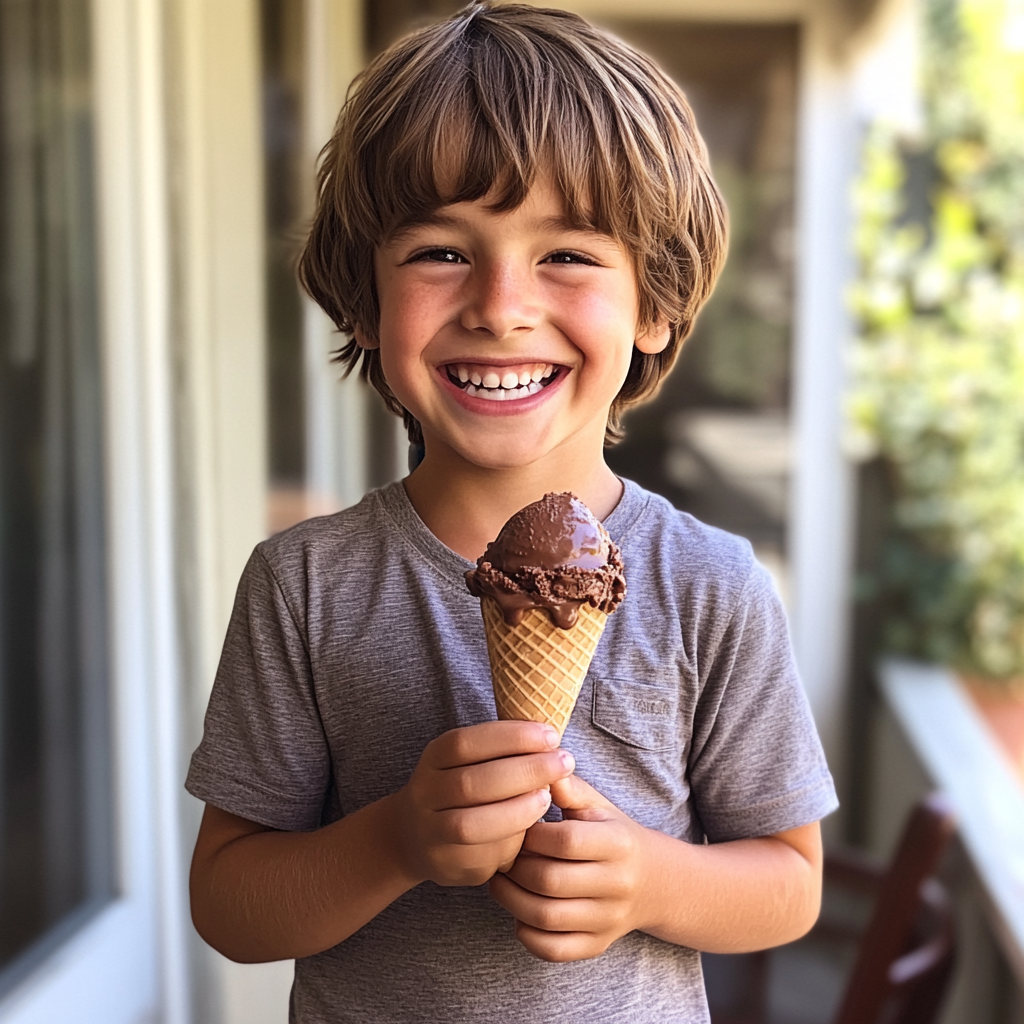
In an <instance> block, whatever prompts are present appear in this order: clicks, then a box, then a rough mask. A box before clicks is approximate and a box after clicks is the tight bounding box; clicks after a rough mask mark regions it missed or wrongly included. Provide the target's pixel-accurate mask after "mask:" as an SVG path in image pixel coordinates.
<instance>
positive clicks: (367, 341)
mask: <svg viewBox="0 0 1024 1024" xmlns="http://www.w3.org/2000/svg"><path fill="white" fill-rule="evenodd" d="M352 333H353V334H355V337H356V344H357V345H358V346H359V347H360V348H380V342H379V341H376V340H374V339H373V338H370V337H367V334H366V332H365V331H364V330H363V329H362V327H360V326H359V324H356V325H355V326H354V327H353V331H352Z"/></svg>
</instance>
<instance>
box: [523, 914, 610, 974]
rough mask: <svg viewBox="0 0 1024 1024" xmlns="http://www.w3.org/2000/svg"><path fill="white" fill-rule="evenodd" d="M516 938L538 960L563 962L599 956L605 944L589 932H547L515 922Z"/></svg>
mask: <svg viewBox="0 0 1024 1024" xmlns="http://www.w3.org/2000/svg"><path fill="white" fill-rule="evenodd" d="M516 938H517V939H518V940H519V941H520V942H521V943H522V944H523V946H524V947H525V948H526V950H527V952H529V953H532V954H533V955H534V956H535V957H537V959H538V960H546V961H547V962H548V963H552V964H565V963H570V962H572V961H575V960H589V959H591V958H592V957H595V956H600V955H601V954H602V953H603V952H604V951H605V949H607V948H608V947H607V944H606V943H604V942H602V941H601V939H600V937H599V936H597V935H594V934H593V933H591V932H547V931H543V930H542V929H540V928H531V927H530V925H528V924H523V923H522V922H521V921H517V922H516Z"/></svg>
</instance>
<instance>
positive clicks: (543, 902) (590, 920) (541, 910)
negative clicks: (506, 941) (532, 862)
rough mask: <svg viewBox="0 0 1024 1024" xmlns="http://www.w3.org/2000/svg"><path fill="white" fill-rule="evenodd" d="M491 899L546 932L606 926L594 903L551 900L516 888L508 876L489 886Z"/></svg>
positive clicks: (585, 929)
mask: <svg viewBox="0 0 1024 1024" xmlns="http://www.w3.org/2000/svg"><path fill="white" fill-rule="evenodd" d="M488 886H489V889H490V893H491V896H493V897H494V899H495V901H496V902H498V903H499V904H501V906H503V907H504V908H505V909H506V910H507V911H508V912H509V913H510V914H511V915H512V916H513V917H514V918H515V919H516V920H517V921H521V922H522V923H523V924H528V925H530V926H531V927H532V928H540V929H543V930H544V931H546V932H575V931H590V930H593V929H595V928H597V927H598V926H599V925H601V924H602V920H601V913H600V907H599V906H598V903H597V901H596V900H593V899H586V898H584V899H551V898H549V897H547V896H538V895H537V894H536V893H533V892H529V891H528V890H527V889H524V888H522V886H519V885H516V883H515V882H513V881H512V880H511V879H509V878H507V877H506V876H505V875H495V876H494V878H492V879H491V880H490V882H489V883H488Z"/></svg>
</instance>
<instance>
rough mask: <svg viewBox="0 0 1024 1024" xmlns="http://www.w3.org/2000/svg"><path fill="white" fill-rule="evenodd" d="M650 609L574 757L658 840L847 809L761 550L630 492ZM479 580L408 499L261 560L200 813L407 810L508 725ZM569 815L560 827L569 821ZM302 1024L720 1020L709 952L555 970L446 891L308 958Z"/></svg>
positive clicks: (609, 635)
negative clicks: (480, 729) (434, 749)
mask: <svg viewBox="0 0 1024 1024" xmlns="http://www.w3.org/2000/svg"><path fill="white" fill-rule="evenodd" d="M605 526H606V527H607V529H608V532H609V533H610V534H611V536H612V538H613V539H614V540H615V541H616V543H617V544H619V546H620V547H621V549H622V554H623V560H624V562H625V567H626V569H625V571H626V580H627V586H628V593H627V596H626V598H625V600H624V601H623V603H622V604H621V605H620V607H619V608H618V609H617V610H616V611H615V613H614V614H613V615H612V616H611V617H610V618H609V620H608V625H607V628H606V630H605V634H604V636H603V637H602V639H601V642H600V644H599V645H598V648H597V653H596V655H595V657H594V660H593V662H592V664H591V667H590V672H589V674H588V675H587V678H586V680H585V682H584V684H583V689H582V692H581V693H580V697H579V701H578V703H577V705H576V709H575V711H574V712H573V716H572V719H571V721H570V723H569V726H568V729H567V730H566V733H565V739H564V741H563V745H564V747H565V748H566V749H568V750H571V751H572V752H573V754H574V755H575V757H576V764H577V769H576V770H577V774H578V775H579V776H580V777H581V778H583V779H585V780H586V781H587V782H589V783H590V784H591V785H593V786H594V787H596V788H597V789H598V790H599V791H600V792H601V793H603V794H604V795H605V796H606V797H608V798H609V799H610V800H611V801H612V802H613V803H615V804H616V805H617V806H618V807H619V808H621V809H622V810H623V811H625V812H626V813H627V814H629V815H630V816H632V817H633V818H634V819H635V820H637V821H638V822H640V823H641V824H643V825H646V826H648V827H651V828H655V829H660V830H661V831H663V832H666V833H668V834H669V835H672V836H677V837H679V838H681V839H685V840H686V841H688V842H691V843H701V842H704V841H705V839H706V841H708V842H711V843H719V842H724V841H727V840H730V839H739V838H743V837H749V836H763V835H769V834H771V833H774V832H780V831H782V830H784V829H789V828H795V827H797V826H799V825H805V824H807V823H809V822H812V821H816V820H818V819H820V818H822V817H823V816H824V815H826V814H828V813H829V812H831V811H832V810H833V809H834V808H835V807H836V798H835V793H834V790H833V786H832V780H831V777H830V775H829V772H828V768H827V767H826V765H825V760H824V757H823V755H822V751H821V747H820V744H819V742H818V738H817V735H816V733H815V729H814V724H813V722H812V720H811V716H810V713H809V711H808V707H807V703H806V700H805V699H804V695H803V692H802V689H801V686H800V682H799V680H798V677H797V673H796V669H795V667H794V663H793V656H792V652H791V649H790V643H789V637H788V633H787V628H786V619H785V614H784V612H783V609H782V606H781V604H780V602H779V599H778V597H777V595H776V593H775V590H774V588H773V586H772V583H771V580H770V578H769V576H768V574H767V573H766V572H765V570H764V569H763V568H761V566H759V565H758V564H757V562H756V561H755V560H754V558H753V555H752V552H751V549H750V546H749V544H747V542H746V541H744V540H741V539H739V538H737V537H733V536H731V535H729V534H727V533H723V532H721V531H720V530H715V529H712V528H710V527H707V526H704V525H703V524H701V523H699V522H698V521H697V520H695V519H693V518H692V517H691V516H688V515H686V514H684V513H681V512H677V511H676V510H675V509H673V508H672V507H671V506H670V505H669V504H668V502H666V501H665V500H664V499H662V498H660V497H658V496H656V495H653V494H650V493H648V492H647V491H644V490H643V489H642V488H640V487H638V486H637V485H636V484H633V483H629V482H627V483H626V485H625V493H624V495H623V498H622V500H621V501H620V503H619V505H618V506H617V508H616V509H615V510H614V512H612V514H611V515H610V516H609V517H608V519H607V520H606V521H605ZM470 567H471V563H469V562H467V561H465V559H463V558H461V557H460V556H459V555H457V554H455V553H454V552H453V551H451V550H450V549H448V548H447V547H445V546H444V545H443V544H442V543H441V542H440V541H439V540H438V539H437V538H436V537H434V535H433V534H431V533H430V531H429V530H428V529H427V528H426V526H425V525H424V524H423V522H422V521H421V520H420V518H419V517H418V516H417V514H416V512H415V510H414V509H413V507H412V505H411V504H410V503H409V500H408V497H407V496H406V493H405V489H404V488H403V486H402V485H401V484H392V485H391V486H390V487H386V488H384V489H383V490H379V491H374V492H373V493H371V494H368V495H367V496H366V497H365V498H364V499H363V500H362V501H361V502H360V503H359V504H358V505H356V506H354V507H352V508H349V509H346V510H345V511H344V512H339V513H338V514H337V515H333V516H328V517H325V518H321V519H313V520H310V521H308V522H305V523H302V524H300V525H299V526H296V527H295V528H294V529H291V530H288V531H287V532H285V533H282V534H278V535H277V536H275V537H272V538H271V539H270V540H268V541H265V542H264V543H262V544H260V545H259V547H258V548H257V549H256V551H255V552H254V554H253V556H252V558H251V559H250V561H249V564H248V566H247V567H246V570H245V573H244V575H243V576H242V580H241V583H240V585H239V589H238V596H237V598H236V601H235V608H234V613H233V615H232V618H231V624H230V626H229V628H228V634H227V639H226V640H225V643H224V652H223V655H222V658H221V663H220V668H219V670H218V673H217V679H216V682H215V684H214V688H213V694H212V696H211V698H210V706H209V710H208V712H207V716H206V727H205V732H204V736H203V741H202V743H201V744H200V746H199V748H198V749H197V750H196V752H195V754H194V755H193V758H192V764H191V768H190V770H189V774H188V781H187V783H186V785H187V788H188V790H189V792H190V793H192V794H193V795H194V796H196V797H198V798H199V799H200V800H205V801H207V802H209V803H211V804H214V805H215V806H217V807H220V808H222V809H223V810H226V811H229V812H231V813H233V814H237V815H241V816H242V817H244V818H249V819H251V820H252V821H256V822H260V823H261V824H264V825H268V826H271V827H273V828H277V829H286V830H309V829H315V828H317V827H319V826H321V825H324V824H327V823H329V822H331V821H334V820H336V819H338V818H339V817H341V816H342V815H343V814H345V813H348V812H351V811H354V810H356V809H357V808H359V807H362V806H364V805H365V804H368V803H370V802H372V801H374V800H378V799H380V798H381V797H383V796H385V795H387V794H389V793H392V792H395V791H396V790H398V789H399V788H401V787H402V786H403V785H404V784H405V783H406V781H407V780H408V778H409V776H410V774H411V773H412V770H413V768H414V767H415V766H416V763H417V761H418V759H419V756H420V754H421V752H422V751H423V748H424V747H425V746H426V745H427V743H428V742H429V741H430V740H432V739H434V737H436V736H438V735H440V734H441V733H443V732H445V731H446V730H448V729H453V728H455V727H457V726H465V725H471V724H474V723H477V722H483V721H487V720H489V719H493V718H494V717H495V710H494V699H493V696H492V693H491V681H490V671H489V668H488V662H487V649H486V643H485V640H484V632H483V624H482V620H481V615H480V605H479V601H478V600H477V599H476V598H474V597H472V596H471V595H470V594H469V592H468V591H467V590H466V585H465V582H464V580H463V574H464V573H465V571H466V570H467V569H468V568H470ZM557 813H558V812H557V809H555V808H553V809H552V811H550V812H549V816H557ZM290 1020H291V1021H292V1022H293V1024H327V1022H331V1024H336V1022H367V1024H369V1022H372V1024H383V1022H388V1024H391V1022H394V1024H413V1022H424V1024H427V1022H429V1024H437V1022H439V1021H445V1022H448V1024H460V1022H464V1021H472V1022H480V1024H508V1022H509V1021H511V1020H521V1021H529V1022H530V1024H545V1022H551V1024H556V1022H557V1024H626V1022H634V1021H635V1022H644V1024H650V1022H657V1024H673V1022H679V1024H683V1022H686V1024H698V1022H706V1021H707V1020H708V1011H707V1004H706V1000H705V996H704V988H703V982H702V977H701V968H700V956H699V954H698V953H696V952H694V951H693V950H691V949H687V948H685V947H682V946H675V945H672V944H671V943H667V942H663V941H661V940H660V939H656V938H653V937H652V936H650V935H646V934H644V933H641V932H632V933H630V934H629V935H626V936H624V937H623V938H621V939H620V940H619V941H618V942H616V943H614V944H613V945H612V946H611V948H610V949H609V950H608V951H607V952H606V953H604V954H603V955H602V956H600V957H598V958H596V959H593V960H585V961H580V962H578V963H570V964H549V963H544V962H542V961H540V960H536V959H534V958H533V957H532V956H531V955H530V954H529V953H527V952H526V950H525V949H524V948H523V947H522V946H521V945H519V943H518V942H517V941H516V939H515V937H514V935H513V923H512V919H511V917H510V916H509V914H508V913H506V911H505V910H503V909H502V908H501V907H499V906H498V905H497V904H496V903H494V902H493V901H492V900H491V898H490V897H489V895H488V892H487V887H486V886H480V887H476V888H445V887H441V886H438V885H434V884H433V883H424V884H423V885H420V886H417V887H416V888H415V889H413V890H411V891H410V892H408V893H406V894H405V895H404V896H402V897H401V898H400V899H398V900H396V901H395V902H394V903H393V904H391V906H389V907H388V908H387V909H386V910H384V911H383V912H382V913H380V914H379V915H378V916H377V917H376V918H374V920H372V921H370V922H369V923H368V924H366V925H365V926H364V927H363V928H361V929H360V930H359V931H358V932H356V934H354V935H353V936H351V937H350V938H349V939H347V940H346V941H345V942H343V943H341V944H340V945H338V946H335V947H334V948H333V949H329V950H326V951H325V952H323V953H319V954H317V955H316V956H310V957H305V958H303V959H301V960H299V961H297V962H296V967H295V985H294V988H293V990H292V1002H291V1015H290Z"/></svg>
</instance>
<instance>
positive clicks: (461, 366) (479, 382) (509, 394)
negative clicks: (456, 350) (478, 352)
mask: <svg viewBox="0 0 1024 1024" xmlns="http://www.w3.org/2000/svg"><path fill="white" fill-rule="evenodd" d="M561 369H562V368H561V367H560V366H555V365H554V364H552V363H523V364H521V365H519V366H486V365H479V364H476V363H448V364H447V365H446V366H445V370H446V372H447V374H448V379H449V380H450V381H451V382H452V383H453V384H454V385H455V386H456V387H457V388H461V389H462V390H463V391H465V392H466V394H467V395H470V396H471V397H473V398H483V399H487V400H488V401H491V402H514V401H516V400H517V399H520V398H528V397H529V396H530V395H535V394H537V392H538V391H541V390H542V389H544V388H546V387H547V386H548V385H549V384H552V383H553V382H554V381H555V380H556V379H557V377H558V375H559V373H560V372H561Z"/></svg>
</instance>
